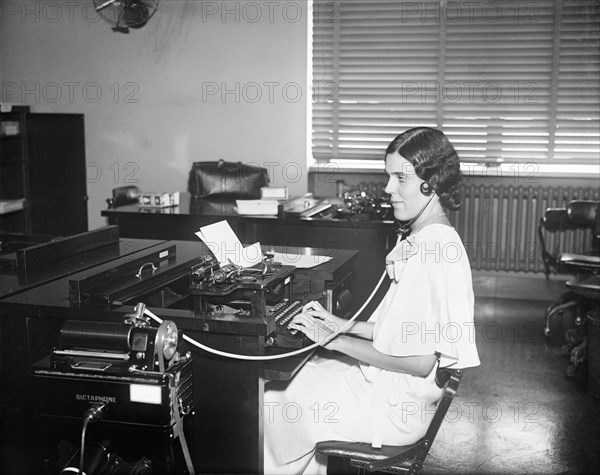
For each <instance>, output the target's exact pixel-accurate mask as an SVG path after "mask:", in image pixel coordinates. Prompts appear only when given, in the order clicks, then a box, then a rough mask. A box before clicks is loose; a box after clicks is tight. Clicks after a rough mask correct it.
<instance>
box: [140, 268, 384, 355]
mask: <svg viewBox="0 0 600 475" xmlns="http://www.w3.org/2000/svg"><path fill="white" fill-rule="evenodd" d="M386 275H387V272H385V271H384V272H383V274H382V275H381V277H380V279H379V282H377V285H376V286H375V289H373V292H371V295H369V298H367V300H366V301H365V303H364V304H362V306H361V307H360V308H359V309H358V310H357V312H356V313H355V314H354V315H353V316H352V318H350V319H349V320H348V321H347V322H346V324H345V325H344V326H343V327H342V328H340V329H339V330H337V331H335V332H334V333H332V334H331V335H330V336H329V337H328V338H327V339H326V340H325V342H324V343H323V345H326V344H327V343H328V342H329V341H331V340H333V339H334V338H335V337H337V336H338V335H339V334H340V333H342V332H343V331H344V330H346V328H348V327H349V326H350V324H351V323H352V322H353V321H354V320H356V318H357V317H358V316H359V315H360V314H361V313H362V311H363V310H364V309H365V307H366V306H367V305H368V304H369V302H371V299H373V297H374V296H375V294H376V293H377V291H378V290H379V287H380V286H381V283H382V282H383V279H384V278H385V276H386ZM144 313H145V314H146V315H148V316H149V317H150V318H152V319H153V320H154V321H155V322H157V323H158V324H161V323H162V322H163V321H162V319H161V318H160V317H157V316H156V315H154V313H152V312H151V311H150V310H148V309H147V308H145V309H144ZM183 339H184V340H185V341H187V342H188V343H190V344H192V345H194V346H196V347H197V348H200V349H201V350H204V351H207V352H209V353H212V354H215V355H218V356H224V357H225V358H233V359H238V360H247V361H268V360H276V359H282V358H289V357H291V356H295V355H299V354H302V353H305V352H307V351H311V350H313V349H315V348H317V347H318V346H320V345H319V343H313V344H312V345H309V346H306V347H304V348H301V349H299V350H294V351H290V352H288V353H282V354H279V355H240V354H237V353H229V352H226V351H221V350H217V349H216V348H212V347H210V346H206V345H203V344H202V343H200V342H198V341H196V340H194V339H193V338H190V337H189V336H187V335H185V334H184V335H183Z"/></svg>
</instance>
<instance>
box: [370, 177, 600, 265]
mask: <svg viewBox="0 0 600 475" xmlns="http://www.w3.org/2000/svg"><path fill="white" fill-rule="evenodd" d="M384 187H385V184H383V185H382V184H381V183H361V184H359V188H360V189H361V190H364V191H367V192H370V193H373V194H375V195H378V196H381V195H382V194H383V188H384ZM461 194H462V196H461V197H462V206H461V209H460V210H459V211H452V212H449V213H448V217H449V219H450V222H451V223H452V225H453V226H454V227H455V228H456V230H457V231H458V233H459V235H460V236H461V238H462V240H463V243H464V245H465V248H466V250H467V254H468V255H469V259H470V261H471V267H472V269H473V270H493V271H510V272H543V271H544V265H543V261H542V255H541V245H540V242H539V239H538V236H537V228H538V224H539V221H540V218H542V217H543V216H544V212H545V211H546V209H547V208H562V207H565V206H566V205H567V203H569V201H571V200H575V199H579V200H596V201H597V200H600V190H599V189H597V188H592V187H585V188H572V187H548V186H529V187H528V186H500V185H495V184H486V185H475V184H467V185H466V186H464V187H463V188H462V193H461ZM545 237H546V249H547V250H548V251H549V252H550V253H552V254H554V255H555V254H557V253H558V252H559V251H560V252H572V253H586V252H589V251H590V250H591V248H592V233H591V231H590V230H588V229H579V230H572V231H565V232H556V233H545Z"/></svg>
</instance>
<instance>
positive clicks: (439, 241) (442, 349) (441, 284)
mask: <svg viewBox="0 0 600 475" xmlns="http://www.w3.org/2000/svg"><path fill="white" fill-rule="evenodd" d="M387 269H388V274H389V275H390V277H391V278H392V283H391V284H390V289H389V291H388V292H387V294H386V296H385V297H384V299H383V301H382V302H381V304H380V305H379V306H378V308H377V309H376V311H375V312H374V314H373V318H372V319H371V320H370V321H373V322H374V323H375V327H374V330H373V347H374V348H375V349H376V350H378V351H381V352H382V353H386V354H389V355H392V356H414V355H428V354H434V353H438V354H439V356H440V366H442V367H446V366H451V367H454V368H466V367H471V366H477V365H479V357H478V354H477V347H476V343H475V326H474V321H473V306H474V298H473V287H472V280H471V270H470V266H469V261H468V257H467V255H466V251H465V249H464V246H463V244H462V242H461V240H460V237H459V236H458V234H457V233H456V231H454V229H453V228H451V227H449V226H445V225H441V224H440V225H431V226H428V227H426V228H424V229H423V230H422V231H420V232H419V233H416V234H415V235H412V236H409V238H408V239H406V240H405V241H402V242H400V243H398V244H397V245H396V247H395V248H394V250H392V252H391V253H390V254H389V255H388V259H387Z"/></svg>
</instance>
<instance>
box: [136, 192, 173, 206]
mask: <svg viewBox="0 0 600 475" xmlns="http://www.w3.org/2000/svg"><path fill="white" fill-rule="evenodd" d="M139 204H140V206H142V207H146V208H167V207H169V206H177V205H179V191H175V192H173V193H155V192H149V193H142V194H141V195H140V197H139Z"/></svg>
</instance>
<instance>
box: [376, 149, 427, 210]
mask: <svg viewBox="0 0 600 475" xmlns="http://www.w3.org/2000/svg"><path fill="white" fill-rule="evenodd" d="M385 172H386V173H387V174H388V176H389V179H388V183H387V185H386V187H385V192H386V193H389V194H390V195H391V199H390V201H391V203H392V207H393V209H394V217H395V218H396V219H397V220H399V221H408V220H410V219H412V218H414V217H415V216H416V215H417V214H418V213H419V211H421V210H422V209H423V208H424V207H425V205H426V204H427V202H428V201H429V198H430V196H425V195H424V194H423V193H421V183H423V180H421V179H420V178H419V177H418V176H417V174H416V173H415V169H414V167H413V166H412V164H411V163H410V162H409V161H408V160H407V159H406V158H404V157H402V156H401V155H399V154H398V153H397V152H396V153H393V154H389V155H387V156H386V158H385Z"/></svg>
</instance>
